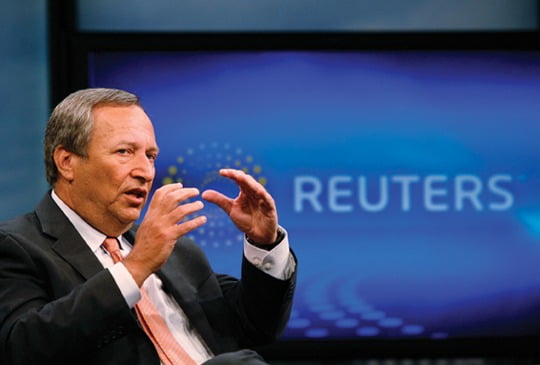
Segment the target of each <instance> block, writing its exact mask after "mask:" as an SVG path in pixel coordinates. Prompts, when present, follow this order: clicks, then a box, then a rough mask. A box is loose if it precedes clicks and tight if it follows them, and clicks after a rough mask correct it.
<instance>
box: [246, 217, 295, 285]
mask: <svg viewBox="0 0 540 365" xmlns="http://www.w3.org/2000/svg"><path fill="white" fill-rule="evenodd" d="M280 228H281V230H282V231H283V232H285V237H283V239H282V240H281V242H280V243H279V244H278V245H277V246H276V247H274V248H273V249H272V250H270V251H267V250H265V249H262V248H258V247H256V246H254V245H252V244H251V243H249V242H248V240H247V239H246V238H245V236H244V256H245V257H246V259H247V260H248V261H249V262H251V263H252V264H253V265H254V266H255V267H257V268H258V269H259V270H262V271H264V272H265V273H267V274H268V275H271V276H273V277H275V278H276V279H281V280H287V279H289V278H290V277H291V276H292V274H293V273H294V270H295V268H296V262H295V261H294V257H293V255H292V254H291V252H290V249H289V235H288V234H287V231H286V230H285V229H283V227H281V226H280Z"/></svg>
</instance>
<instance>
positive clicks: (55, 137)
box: [44, 88, 141, 186]
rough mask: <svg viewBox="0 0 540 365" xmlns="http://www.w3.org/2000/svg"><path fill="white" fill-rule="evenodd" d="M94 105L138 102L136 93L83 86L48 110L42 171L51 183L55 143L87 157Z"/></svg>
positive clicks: (55, 174) (55, 170) (54, 177)
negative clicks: (50, 111) (85, 87)
mask: <svg viewBox="0 0 540 365" xmlns="http://www.w3.org/2000/svg"><path fill="white" fill-rule="evenodd" d="M98 105H126V106H128V105H138V106H141V104H140V100H139V98H138V97H137V96H136V95H134V94H131V93H129V92H127V91H123V90H117V89H102V88H98V89H84V90H79V91H76V92H74V93H72V94H70V95H68V96H67V97H66V98H65V99H64V100H62V101H61V102H60V103H59V104H58V105H57V106H56V107H55V108H54V110H53V112H52V113H51V116H50V117H49V121H48V122H47V129H46V130H45V139H44V152H45V171H46V174H47V181H48V182H49V184H51V186H52V185H54V184H55V183H56V180H57V179H58V168H57V167H56V163H55V162H54V150H55V149H56V148H57V147H58V146H63V147H64V148H66V149H67V150H68V151H71V152H73V153H75V154H77V155H79V156H82V157H87V150H88V144H89V143H90V137H91V134H92V130H93V126H94V120H93V115H92V111H93V109H94V108H95V107H96V106H98Z"/></svg>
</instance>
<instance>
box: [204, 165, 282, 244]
mask: <svg viewBox="0 0 540 365" xmlns="http://www.w3.org/2000/svg"><path fill="white" fill-rule="evenodd" d="M219 173H220V175H221V176H223V177H227V178H229V179H231V180H233V181H235V182H236V184H237V185H238V186H239V188H240V193H239V194H238V196H237V197H236V198H234V199H231V198H228V197H226V196H225V195H223V194H221V193H219V192H217V191H215V190H206V191H205V192H203V194H202V197H203V199H205V200H207V201H209V202H211V203H214V204H216V205H218V206H219V207H220V208H221V209H223V210H224V211H225V212H226V213H227V214H228V215H229V217H230V218H231V220H232V221H233V223H234V224H235V225H236V227H238V229H239V230H240V231H242V232H244V233H245V234H246V236H247V237H248V238H250V239H251V240H252V241H255V242H256V243H257V244H260V245H264V244H272V243H274V241H275V240H276V239H277V228H278V222H277V211H276V204H275V202H274V199H273V198H272V196H271V195H270V194H269V193H268V192H267V191H266V189H265V188H264V187H263V186H262V185H261V184H260V183H258V182H257V181H256V180H255V179H254V178H253V177H252V176H250V175H247V174H245V173H244V172H243V171H240V170H233V169H222V170H220V171H219Z"/></svg>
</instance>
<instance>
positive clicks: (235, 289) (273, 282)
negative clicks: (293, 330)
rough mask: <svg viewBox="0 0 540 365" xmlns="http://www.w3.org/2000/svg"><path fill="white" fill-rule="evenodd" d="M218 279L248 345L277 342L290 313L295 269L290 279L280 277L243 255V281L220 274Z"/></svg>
mask: <svg viewBox="0 0 540 365" xmlns="http://www.w3.org/2000/svg"><path fill="white" fill-rule="evenodd" d="M295 260H296V259H295ZM219 280H220V283H221V286H222V289H223V292H224V296H225V298H226V299H227V301H228V302H229V303H230V305H231V307H232V308H233V310H234V312H235V315H236V317H237V318H238V319H239V323H240V330H241V331H242V332H243V337H242V338H243V339H244V340H245V344H246V345H248V346H253V345H262V344H268V343H271V342H274V341H275V340H276V339H277V338H278V337H279V336H280V335H281V333H282V332H283V330H284V328H285V325H286V324H287V321H288V319H289V316H290V312H291V308H292V302H293V294H294V290H295V284H296V271H295V272H294V273H293V274H292V276H291V277H290V278H289V279H287V280H281V279H277V278H274V277H272V276H270V275H268V274H266V273H264V272H263V271H261V270H260V269H258V268H257V267H255V266H254V265H253V264H251V263H250V262H249V261H248V260H247V259H246V258H245V257H244V258H243V262H242V279H241V280H240V281H235V280H234V279H232V278H230V277H228V276H220V277H219Z"/></svg>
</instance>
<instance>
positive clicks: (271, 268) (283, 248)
mask: <svg viewBox="0 0 540 365" xmlns="http://www.w3.org/2000/svg"><path fill="white" fill-rule="evenodd" d="M51 196H52V199H53V200H54V201H55V202H56V204H57V205H58V207H59V208H60V209H61V210H62V212H63V213H64V214H65V215H66V216H67V218H68V219H69V221H70V222H71V223H72V224H73V226H74V227H75V229H76V230H77V232H78V233H79V234H80V235H81V237H82V238H83V240H84V241H85V242H86V244H87V245H88V247H89V248H90V249H91V250H92V252H93V253H94V254H95V255H96V257H97V259H98V260H99V261H100V262H101V264H102V265H103V267H104V268H107V269H108V270H109V271H110V273H111V275H112V276H113V278H114V280H115V282H116V284H117V285H118V288H119V289H120V291H121V293H122V295H123V296H124V298H125V300H126V303H127V305H128V306H129V308H133V307H134V306H135V304H136V303H137V302H138V301H139V300H140V299H141V294H140V291H139V287H138V286H137V284H136V282H135V280H134V279H133V277H132V276H131V274H130V273H129V271H128V270H127V269H126V267H125V266H124V265H123V264H122V262H118V263H116V264H115V263H114V262H113V260H112V258H111V256H110V255H109V253H108V252H107V251H106V250H105V249H104V248H103V246H102V244H103V241H104V240H105V238H106V235H104V234H103V233H101V232H99V231H98V230H96V229H95V228H94V227H92V226H90V225H89V224H88V223H87V222H86V221H84V220H83V219H82V218H81V217H80V216H79V215H78V214H77V213H75V211H73V210H72V209H71V208H70V207H68V206H67V205H66V204H65V203H64V202H63V201H62V200H61V199H60V198H59V197H58V195H56V193H55V192H54V190H53V191H52V193H51ZM284 232H285V230H284ZM117 238H118V242H120V245H121V248H120V249H121V252H122V255H123V256H124V257H125V256H126V255H127V254H129V252H131V244H130V243H129V242H128V241H127V240H126V239H125V238H124V237H123V236H119V237H117ZM244 255H245V257H246V259H247V260H249V261H250V262H251V263H252V264H253V265H255V266H256V267H258V268H259V269H261V270H263V271H265V272H266V273H268V274H269V275H272V276H273V277H275V278H278V279H288V278H290V277H291V275H292V273H293V272H294V270H295V266H296V264H295V262H294V259H293V257H292V255H291V254H290V252H289V241H288V235H287V234H286V233H285V237H284V238H283V240H282V241H281V243H280V244H279V245H277V246H276V247H275V248H274V249H272V250H271V251H267V250H264V249H260V248H258V247H255V246H253V245H251V244H250V243H249V242H248V241H247V240H246V239H244ZM143 287H144V289H145V290H146V292H147V293H148V296H149V298H150V300H151V301H152V303H153V304H154V306H155V307H156V309H157V310H158V312H159V313H160V314H161V316H162V317H163V318H164V319H165V322H166V323H167V326H168V327H169V329H170V331H171V333H172V334H173V336H174V337H175V339H176V340H177V341H178V343H180V344H181V345H182V347H183V348H184V350H186V352H187V353H188V354H189V355H190V356H191V357H192V358H193V360H194V361H195V362H197V363H198V364H201V363H203V362H205V361H206V360H208V359H210V358H212V357H213V354H212V352H211V351H210V349H209V348H208V347H207V346H206V344H205V343H204V341H203V339H202V338H201V337H200V335H199V334H198V333H197V331H196V330H195V329H194V328H193V327H192V326H190V325H189V322H188V318H187V317H186V315H185V313H184V311H183V310H182V308H181V307H180V305H178V303H177V302H176V300H174V298H173V297H171V296H170V295H168V294H166V293H165V292H164V291H163V289H162V282H161V280H160V279H159V278H158V277H157V275H155V274H152V275H150V276H149V277H148V278H147V279H146V280H145V282H144V283H143Z"/></svg>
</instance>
